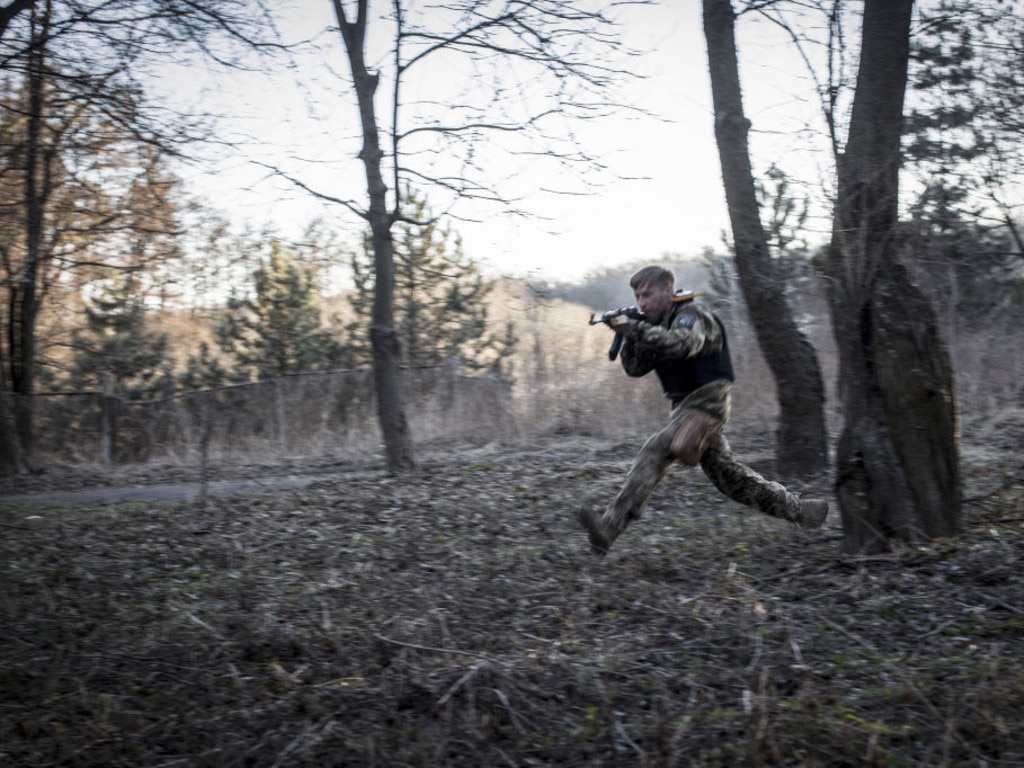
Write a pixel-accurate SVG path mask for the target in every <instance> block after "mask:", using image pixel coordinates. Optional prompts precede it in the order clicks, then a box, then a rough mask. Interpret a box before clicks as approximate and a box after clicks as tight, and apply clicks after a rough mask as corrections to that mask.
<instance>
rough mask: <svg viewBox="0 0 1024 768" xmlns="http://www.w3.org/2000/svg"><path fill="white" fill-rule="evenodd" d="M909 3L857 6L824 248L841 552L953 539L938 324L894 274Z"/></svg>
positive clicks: (951, 453) (871, 0) (946, 372)
mask: <svg viewBox="0 0 1024 768" xmlns="http://www.w3.org/2000/svg"><path fill="white" fill-rule="evenodd" d="M912 5H913V0H867V2H866V3H865V9H864V25H863V44H862V48H861V64H860V71H859V73H858V77H857V90H856V96H855V100H854V105H853V113H852V116H851V122H850V136H849V140H848V141H847V144H846V149H845V152H844V153H843V155H842V156H840V157H839V162H838V182H839V184H838V200H837V205H836V217H835V224H834V231H833V240H832V246H831V249H830V267H829V268H830V272H831V278H832V279H831V281H830V285H831V286H832V292H831V301H832V315H833V325H834V328H835V334H836V342H837V344H838V347H839V356H840V370H839V376H840V384H841V397H842V405H843V412H844V416H845V424H844V427H843V431H842V435H841V437H840V441H839V446H838V454H837V457H836V458H837V478H836V484H837V492H838V495H839V502H840V509H841V511H842V519H843V530H844V548H845V549H846V550H847V551H849V552H880V551H885V550H887V549H888V548H889V542H890V539H892V538H895V539H898V540H900V541H903V542H907V543H915V542H921V541H925V540H928V539H931V538H934V537H938V536H949V535H953V534H955V533H957V532H958V531H959V530H960V525H961V520H960V490H961V488H960V475H959V456H958V449H957V440H958V419H957V410H956V405H955V401H954V398H953V376H952V366H951V364H950V360H949V355H948V351H947V349H946V347H945V345H944V343H943V341H942V340H941V339H940V338H939V336H938V332H937V330H936V328H937V323H936V317H935V314H934V311H933V309H932V307H931V306H930V305H929V303H928V302H927V300H926V299H925V297H924V296H923V295H922V293H921V292H920V291H919V290H918V289H917V288H916V286H914V285H913V284H912V283H911V281H910V279H909V277H908V275H907V272H906V270H905V269H904V268H903V267H902V266H901V265H900V264H899V262H898V261H897V259H898V256H899V254H898V251H899V243H898V230H897V227H898V221H897V218H898V189H899V185H898V180H899V161H900V135H901V129H902V117H903V99H904V92H905V89H906V82H907V60H908V55H909V42H910V17H911V9H912Z"/></svg>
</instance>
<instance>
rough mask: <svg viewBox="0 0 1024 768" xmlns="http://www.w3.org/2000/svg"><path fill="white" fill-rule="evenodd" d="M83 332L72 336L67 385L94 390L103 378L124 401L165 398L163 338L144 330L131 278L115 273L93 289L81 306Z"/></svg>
mask: <svg viewBox="0 0 1024 768" xmlns="http://www.w3.org/2000/svg"><path fill="white" fill-rule="evenodd" d="M85 316H86V322H87V330H86V331H82V332H79V333H77V334H75V347H76V353H75V361H74V367H73V370H72V374H71V378H72V382H73V384H74V385H76V386H82V385H92V386H98V384H99V377H101V376H102V375H104V374H109V375H110V376H112V377H113V379H114V382H115V383H116V385H117V387H118V389H119V391H120V392H122V393H123V394H124V395H126V396H129V397H141V396H143V395H147V394H149V395H151V394H153V393H157V394H166V393H167V392H168V391H169V389H170V386H171V377H170V374H169V372H168V369H169V364H168V360H167V354H166V353H167V334H166V333H161V332H157V331H153V330H151V329H149V328H148V327H147V323H146V309H145V306H144V304H143V301H142V299H141V298H140V297H139V295H138V292H137V291H136V289H135V286H134V282H133V280H132V278H131V275H129V274H126V273H123V272H119V273H117V274H115V275H114V276H113V277H111V278H109V279H107V280H105V281H103V282H102V283H100V284H99V285H98V286H97V290H96V291H95V293H94V294H93V295H92V296H90V297H89V298H88V299H87V301H86V305H85Z"/></svg>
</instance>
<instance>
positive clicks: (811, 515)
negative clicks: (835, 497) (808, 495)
mask: <svg viewBox="0 0 1024 768" xmlns="http://www.w3.org/2000/svg"><path fill="white" fill-rule="evenodd" d="M826 517H828V502H827V501H826V500H825V499H807V500H806V501H805V500H801V501H800V511H798V512H797V513H796V519H795V520H794V521H793V522H794V523H796V524H797V525H799V526H800V527H801V528H821V526H823V525H824V524H825V518H826Z"/></svg>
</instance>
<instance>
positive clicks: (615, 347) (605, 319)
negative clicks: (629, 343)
mask: <svg viewBox="0 0 1024 768" xmlns="http://www.w3.org/2000/svg"><path fill="white" fill-rule="evenodd" d="M617 317H626V318H629V319H630V320H643V319H644V313H643V312H641V311H640V307H619V308H618V309H609V310H608V311H607V312H604V313H602V314H601V315H598V314H597V313H596V312H593V313H591V315H590V323H589V325H598V324H600V323H604V324H606V325H608V326H609V327H612V328H614V327H615V326H613V325H612V320H614V319H615V318H617ZM625 338H626V337H625V336H623V335H622V334H621V333H618V332H616V334H615V338H614V339H612V345H611V346H610V347H608V359H609V360H611V361H613V362H614V361H615V358H617V357H618V356H619V350H620V349H621V348H622V342H623V340H624V339H625Z"/></svg>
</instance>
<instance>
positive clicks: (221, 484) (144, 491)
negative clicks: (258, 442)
mask: <svg viewBox="0 0 1024 768" xmlns="http://www.w3.org/2000/svg"><path fill="white" fill-rule="evenodd" d="M335 477H336V475H333V474H332V475H326V474H317V475H278V476H266V477H261V478H259V479H241V480H212V481H209V482H207V483H206V484H205V487H204V484H203V483H201V482H198V481H193V482H178V483H155V484H150V485H131V486H110V487H104V488H86V489H82V490H71V491H39V492H36V493H22V494H9V495H8V494H0V509H12V508H32V509H38V508H41V507H70V506H75V507H77V506H89V505H94V504H107V503H118V502H125V501H155V502H164V503H171V504H188V503H191V502H193V501H196V500H198V499H200V498H202V496H203V494H204V493H205V494H206V495H207V496H214V497H223V496H233V495H235V494H237V493H254V492H258V491H270V490H286V489H290V488H304V487H306V486H308V485H312V484H313V483H317V482H323V481H326V480H331V479H334V478H335Z"/></svg>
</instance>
